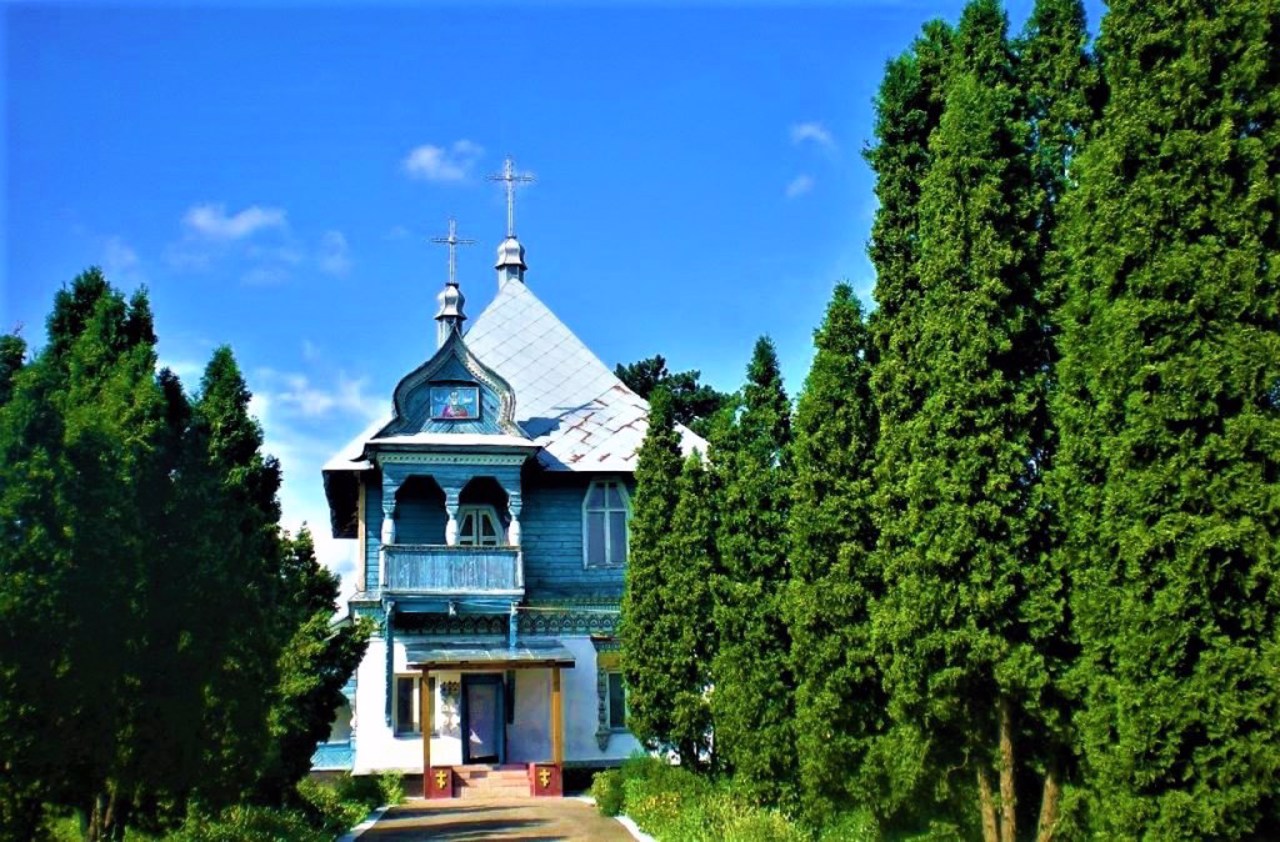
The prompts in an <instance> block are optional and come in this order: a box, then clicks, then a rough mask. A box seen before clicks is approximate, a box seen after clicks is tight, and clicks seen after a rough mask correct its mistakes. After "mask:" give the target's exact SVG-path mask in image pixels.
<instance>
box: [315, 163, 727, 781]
mask: <svg viewBox="0 0 1280 842" xmlns="http://www.w3.org/2000/svg"><path fill="white" fill-rule="evenodd" d="M497 178H498V179H499V180H502V181H505V183H506V188H507V207H508V215H507V237H506V238H505V239H504V240H503V241H502V243H501V245H499V246H498V259H497V264H496V269H497V281H498V293H497V296H496V297H495V298H494V299H493V301H492V302H491V303H490V304H489V306H488V307H487V308H485V310H484V311H483V312H482V313H481V314H480V315H479V316H477V317H475V318H474V319H473V320H468V317H467V315H466V313H465V312H464V304H465V298H464V296H463V293H462V290H461V288H460V284H459V283H458V280H457V278H456V276H455V267H456V262H455V260H454V249H455V247H456V246H457V245H458V243H460V242H463V241H460V240H458V239H457V236H456V233H455V230H454V228H453V226H452V223H451V226H450V232H449V236H448V237H447V238H442V239H441V240H439V242H443V243H446V244H447V245H448V246H449V250H450V260H449V279H448V282H447V283H446V284H445V288H444V291H443V292H441V293H440V295H439V310H438V312H437V314H436V316H435V320H436V323H437V350H436V352H435V354H434V355H433V356H432V357H431V358H430V359H428V360H426V361H425V362H423V363H422V364H421V365H420V366H418V367H417V368H416V369H414V370H413V371H411V372H409V373H408V374H406V375H405V376H404V377H403V378H402V379H401V380H400V382H399V384H398V385H397V386H396V388H395V391H394V394H393V395H392V396H391V402H390V403H391V405H390V407H389V413H388V415H387V417H386V418H385V419H383V420H381V421H379V423H377V424H376V425H374V426H372V427H370V428H369V429H368V430H366V431H364V432H363V433H362V434H361V435H360V436H359V437H358V438H356V439H355V440H354V441H352V442H351V443H350V444H349V445H348V446H347V447H345V448H343V450H342V451H341V453H339V454H338V455H337V456H335V457H334V458H333V459H332V460H330V461H329V462H328V463H327V464H326V465H325V467H324V472H323V474H324V485H325V491H326V494H327V496H328V500H329V506H330V512H331V519H332V526H333V534H334V536H335V537H339V538H349V539H352V540H354V541H356V543H357V546H358V547H359V555H360V558H361V559H362V560H363V564H362V565H361V568H360V570H359V572H358V574H357V578H358V582H357V593H356V594H355V595H354V596H353V597H352V599H351V602H350V613H351V614H352V615H353V616H364V617H371V618H373V619H374V621H375V622H376V624H377V631H376V632H375V635H374V638H373V640H372V641H371V642H370V644H369V648H368V651H367V652H366V654H365V657H364V660H363V662H362V663H361V664H360V667H359V668H358V670H357V671H356V674H355V676H354V678H353V680H352V682H351V683H350V684H349V685H348V688H347V689H348V694H347V695H348V699H349V707H348V709H344V710H343V711H341V712H340V714H339V719H338V722H336V723H335V727H334V733H333V735H332V736H331V738H330V740H329V742H327V743H324V744H322V745H321V746H319V747H318V749H317V752H316V755H315V760H314V765H315V768H316V769H317V770H321V769H331V770H332V769H344V770H347V771H351V772H353V773H355V774H367V773H375V772H382V771H388V770H396V771H400V772H403V773H405V774H408V775H417V774H420V773H424V772H425V774H423V794H424V795H426V796H428V797H455V796H458V795H464V794H467V793H468V792H469V791H472V790H478V789H480V788H483V787H489V788H497V789H498V790H499V791H504V792H508V793H511V792H517V791H519V792H529V793H531V794H535V795H558V794H560V793H561V792H562V780H563V771H564V769H565V768H566V767H599V766H606V765H613V764H616V763H617V762H618V761H620V760H622V759H624V758H626V757H627V756H629V755H630V754H632V753H633V752H635V751H637V750H638V749H639V748H640V746H639V744H638V743H637V741H636V740H635V739H634V738H633V737H632V736H631V734H630V733H628V731H627V729H626V724H625V722H626V711H625V706H626V702H625V690H624V687H623V684H622V676H621V673H620V667H619V663H618V642H617V639H616V637H615V634H616V631H617V625H618V614H619V605H620V602H621V598H622V588H623V572H624V570H625V568H626V563H627V548H628V521H629V518H630V496H631V494H632V492H633V490H634V476H633V472H634V470H635V464H636V451H637V449H638V448H639V446H640V443H641V440H642V439H643V437H644V434H645V429H646V426H647V418H648V410H649V407H648V404H647V403H646V402H645V401H644V400H643V399H641V398H640V397H639V396H638V395H636V394H635V393H634V392H632V391H631V390H630V389H629V388H627V387H626V386H625V385H623V383H622V382H621V381H619V380H618V378H617V377H616V376H615V375H614V374H613V372H612V371H611V370H610V368H609V367H608V366H606V365H605V364H604V363H602V362H601V361H600V360H599V359H598V358H597V357H596V356H595V355H594V354H592V353H591V351H590V350H589V349H588V348H587V347H586V346H585V345H583V344H582V342H581V341H580V340H579V339H578V338H577V337H576V336H575V335H574V334H573V332H572V331H571V330H570V329H569V328H568V327H567V326H565V324H564V323H563V322H561V321H560V320H559V319H558V318H557V317H556V315H555V314H554V313H552V312H551V310H550V309H548V308H547V306H546V305H545V304H543V303H542V301H540V300H539V299H538V297H537V296H536V295H534V293H533V291H532V290H531V289H530V287H529V286H528V285H527V283H526V280H525V272H526V268H527V267H526V264H525V250H524V247H523V245H521V243H520V242H519V240H518V239H517V238H516V236H515V230H514V187H515V185H516V183H517V182H518V181H519V180H520V179H521V177H520V176H518V175H517V174H516V173H515V170H514V168H513V166H512V164H511V161H510V160H508V161H507V166H506V168H505V171H504V173H503V174H502V175H501V176H498V177H497ZM468 322H470V324H469V327H468ZM681 434H682V436H683V443H684V448H685V450H686V452H688V451H690V450H692V449H693V448H694V447H698V448H700V449H702V450H704V451H705V443H704V442H702V441H701V440H700V439H699V438H698V437H697V436H696V435H694V434H693V433H692V432H690V431H688V430H684V429H681Z"/></svg>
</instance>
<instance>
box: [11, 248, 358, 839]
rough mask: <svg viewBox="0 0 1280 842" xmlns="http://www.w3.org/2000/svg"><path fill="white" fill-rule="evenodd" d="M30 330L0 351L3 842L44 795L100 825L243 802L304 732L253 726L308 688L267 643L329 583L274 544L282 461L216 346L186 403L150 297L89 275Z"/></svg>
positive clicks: (286, 635)
mask: <svg viewBox="0 0 1280 842" xmlns="http://www.w3.org/2000/svg"><path fill="white" fill-rule="evenodd" d="M48 337H49V338H48V344H47V345H46V346H45V348H44V349H42V350H41V351H40V352H39V353H37V354H36V355H35V356H34V358H33V359H32V360H31V361H30V362H29V363H27V364H26V365H22V364H21V360H20V359H18V361H17V362H14V358H15V355H14V354H13V353H8V354H7V357H6V363H7V365H8V368H9V369H12V370H13V371H12V373H11V374H9V375H7V377H8V381H9V387H10V392H9V396H8V400H7V402H3V403H2V404H0V768H3V770H4V774H3V775H0V816H2V817H3V819H4V821H3V822H2V823H0V838H14V839H30V838H38V836H39V829H38V823H39V821H40V820H41V817H42V812H43V805H44V804H49V805H52V806H53V807H54V808H55V809H68V808H69V809H74V810H76V811H78V812H79V814H80V815H81V817H82V827H83V830H84V834H85V836H86V838H88V839H117V838H122V836H123V834H124V831H125V828H126V827H127V826H134V827H140V828H143V829H147V830H160V829H163V828H164V827H165V826H168V825H172V824H173V823H176V822H177V821H179V820H180V819H181V818H182V815H183V813H184V812H185V809H186V807H187V804H188V803H189V802H190V800H191V799H192V798H193V797H198V798H199V801H200V803H201V804H202V805H203V806H205V807H207V808H210V809H216V808H218V807H220V806H223V805H225V804H228V803H231V802H233V801H237V800H242V799H243V798H246V797H249V796H251V795H254V794H255V793H259V797H261V795H260V793H261V789H260V788H259V787H258V785H257V782H258V781H259V780H260V778H261V777H262V775H263V770H264V769H265V768H266V767H267V765H268V757H267V756H268V755H272V746H273V745H274V743H273V739H274V740H277V741H279V744H281V745H284V744H286V743H288V744H290V745H294V746H295V748H294V749H293V750H292V752H291V755H290V756H293V757H296V756H297V755H298V754H299V750H298V749H297V748H296V745H297V743H298V742H299V739H300V738H296V737H297V735H298V734H299V733H300V732H304V731H305V728H304V727H303V726H301V725H298V724H297V722H298V720H300V719H302V717H294V718H293V719H290V720H287V722H288V723H289V724H288V725H287V727H285V728H272V727H271V724H270V721H269V712H270V710H271V709H272V706H273V705H278V704H279V703H280V700H282V699H288V698H293V699H298V698H301V697H302V696H305V695H306V693H305V692H294V688H292V687H289V686H286V685H282V684H281V683H280V682H279V681H277V675H278V674H279V673H280V672H281V671H282V670H281V667H280V661H281V656H282V651H285V650H286V648H287V647H288V645H289V644H290V642H291V641H295V640H298V639H299V638H298V636H299V631H298V629H299V626H300V625H304V624H305V623H304V619H303V615H304V614H307V615H308V617H309V618H314V616H315V615H317V614H319V613H321V611H322V609H321V608H320V603H321V602H323V601H324V600H325V599H326V598H329V597H327V596H326V595H327V594H330V593H332V589H331V588H330V589H329V590H325V588H324V581H319V580H323V578H324V577H323V576H319V579H317V575H318V574H317V575H312V574H315V571H314V570H311V572H310V573H308V572H307V571H308V570H309V569H310V568H307V567H306V565H302V564H295V565H292V566H291V565H289V564H288V563H286V562H287V559H284V558H282V551H281V546H280V540H281V539H280V533H279V531H278V526H277V525H276V521H277V519H278V510H277V508H276V503H275V489H276V487H277V486H278V481H279V471H278V468H277V467H276V466H275V464H274V462H273V461H272V460H269V459H266V458H265V457H263V456H262V455H261V453H260V451H259V447H260V445H261V431H260V430H259V429H258V428H257V425H256V423H254V422H253V421H252V419H251V418H249V417H248V415H247V406H248V391H247V389H245V388H244V383H243V380H242V378H240V375H239V372H238V369H237V368H236V366H235V363H234V359H233V358H232V357H231V355H230V352H229V351H226V350H225V349H224V350H220V351H219V352H217V353H216V354H215V356H214V359H213V361H212V362H211V364H210V367H209V370H208V371H207V372H206V376H205V379H204V382H203V385H202V392H201V395H200V398H199V399H198V400H197V401H196V402H195V403H194V404H192V403H190V402H188V401H187V399H186V397H185V395H184V394H183V391H182V386H181V384H180V383H179V382H178V379H177V377H176V376H174V375H173V374H172V373H171V372H168V371H161V372H160V373H159V374H157V372H156V368H155V366H156V356H155V341H156V340H155V334H154V330H153V327H152V320H151V312H150V308H149V306H148V305H147V300H146V296H145V295H144V294H142V293H139V294H136V295H134V296H133V297H132V298H131V299H130V300H128V301H126V300H125V298H124V296H122V295H121V294H120V293H119V292H117V291H116V290H114V289H112V288H111V286H110V285H109V284H108V283H107V281H106V279H105V278H104V277H103V276H102V274H101V273H100V272H99V271H97V270H90V271H88V272H85V273H84V274H82V275H81V276H79V277H78V278H76V279H75V281H74V282H73V283H72V284H71V285H70V287H69V288H67V289H65V290H63V291H62V292H60V293H59V294H58V296H57V298H56V300H55V303H54V309H53V313H52V315H51V316H50V317H49V330H48ZM12 345H13V343H12V342H11V341H10V342H7V343H5V344H4V346H3V347H4V348H8V347H10V346H12ZM291 571H292V572H291ZM330 584H331V582H330ZM290 606H292V608H291V607H290ZM324 613H325V614H326V615H327V613H328V610H327V609H324ZM317 634H318V632H317ZM330 642H332V641H331V639H330V637H329V636H328V635H327V634H326V645H324V646H320V647H312V648H311V649H309V650H307V651H309V652H311V653H312V655H313V656H307V655H306V652H303V653H302V654H301V655H300V656H299V657H300V658H302V659H305V660H307V664H308V665H307V667H306V668H307V669H309V670H312V671H314V672H315V673H316V674H318V675H320V676H323V682H322V683H324V684H325V687H327V686H328V684H331V683H332V682H333V681H336V680H337V679H336V677H335V676H333V675H331V673H333V672H334V671H337V670H342V669H345V668H346V667H345V665H346V664H348V663H350V659H351V652H350V651H348V650H350V649H351V648H352V647H351V646H345V647H343V646H339V647H337V648H336V649H335V648H334V647H331V646H328V643H330ZM300 648H303V649H306V647H300ZM316 653H319V654H316ZM284 672H285V674H286V675H288V672H287V671H284ZM303 689H304V690H305V688H303ZM320 696H321V697H320V699H319V702H318V703H317V704H310V703H309V702H308V703H307V704H308V709H309V710H310V711H311V713H312V714H314V716H315V717H320V712H319V711H318V710H317V708H318V707H320V706H322V705H323V704H324V703H327V702H332V700H333V695H332V694H329V695H328V696H324V694H323V693H321V694H320ZM312 698H313V699H314V697H312ZM331 713H332V711H330V715H331ZM309 727H311V728H312V730H314V726H309ZM68 735H74V736H73V737H69V736H68ZM291 740H292V742H291ZM272 756H274V755H272ZM298 766H299V764H298V763H297V762H296V761H295V762H293V765H292V766H290V767H289V768H290V769H291V770H293V771H292V772H291V774H295V775H296V774H299V772H298V771H297V770H298Z"/></svg>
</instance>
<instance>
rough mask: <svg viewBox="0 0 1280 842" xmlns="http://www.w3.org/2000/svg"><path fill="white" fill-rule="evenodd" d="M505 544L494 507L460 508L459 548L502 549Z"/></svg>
mask: <svg viewBox="0 0 1280 842" xmlns="http://www.w3.org/2000/svg"><path fill="white" fill-rule="evenodd" d="M505 543H506V539H505V537H504V536H503V534H502V529H501V528H500V527H499V525H498V513H497V512H495V511H494V509H493V506H459V507H458V546H460V547H500V546H502V545H503V544H505Z"/></svg>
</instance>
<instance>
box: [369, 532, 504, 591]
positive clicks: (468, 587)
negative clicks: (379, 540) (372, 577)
mask: <svg viewBox="0 0 1280 842" xmlns="http://www.w3.org/2000/svg"><path fill="white" fill-rule="evenodd" d="M383 550H384V552H385V556H384V558H385V563H386V578H385V579H384V581H383V583H382V585H383V589H384V590H385V591H387V592H388V593H400V594H408V595H450V596H452V595H460V596H462V595H485V594H493V595H518V594H521V593H523V591H524V568H523V564H522V560H521V556H520V548H519V547H450V546H445V545H443V544H388V545H386V546H384V547H383Z"/></svg>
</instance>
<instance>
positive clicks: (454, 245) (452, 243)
mask: <svg viewBox="0 0 1280 842" xmlns="http://www.w3.org/2000/svg"><path fill="white" fill-rule="evenodd" d="M431 242H433V243H444V244H445V245H447V246H448V247H449V283H451V284H457V283H458V246H473V245H475V243H476V241H475V240H459V239H458V221H457V220H456V219H454V218H453V217H452V216H451V217H449V236H447V237H432V238H431Z"/></svg>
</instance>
